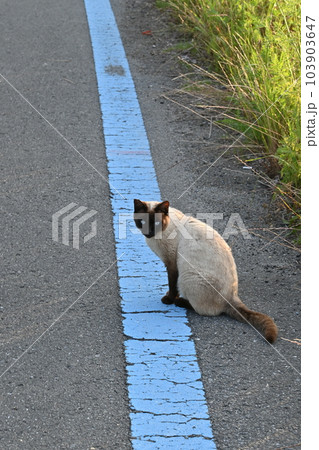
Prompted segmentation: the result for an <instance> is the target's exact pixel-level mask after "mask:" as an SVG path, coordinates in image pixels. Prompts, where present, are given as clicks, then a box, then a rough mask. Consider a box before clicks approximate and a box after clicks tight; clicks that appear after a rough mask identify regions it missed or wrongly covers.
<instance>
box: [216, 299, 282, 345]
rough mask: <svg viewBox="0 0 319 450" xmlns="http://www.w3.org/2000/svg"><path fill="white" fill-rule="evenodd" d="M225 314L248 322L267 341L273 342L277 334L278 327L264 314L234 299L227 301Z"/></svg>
mask: <svg viewBox="0 0 319 450" xmlns="http://www.w3.org/2000/svg"><path fill="white" fill-rule="evenodd" d="M225 314H227V315H228V316H230V317H232V318H233V319H236V320H239V322H248V323H249V324H250V325H252V326H253V327H254V328H256V330H257V331H259V332H260V333H261V334H262V335H263V336H264V337H265V338H266V339H267V341H268V342H270V343H271V344H273V343H274V342H275V340H276V339H277V336H278V328H277V326H276V324H275V322H274V321H273V320H272V319H271V318H270V317H269V316H267V315H266V314H262V313H259V312H257V311H252V310H251V309H249V308H247V306H246V305H245V304H244V303H242V302H241V300H239V298H238V299H236V301H235V303H232V304H231V303H228V304H227V306H226V309H225Z"/></svg>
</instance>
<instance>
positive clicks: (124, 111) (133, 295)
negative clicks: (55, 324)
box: [84, 0, 216, 450]
mask: <svg viewBox="0 0 319 450" xmlns="http://www.w3.org/2000/svg"><path fill="white" fill-rule="evenodd" d="M84 1H85V6H86V11H87V17H88V23H89V28H90V34H91V41H92V47H93V54H94V61H95V67H96V74H97V82H98V90H99V94H100V104H101V111H102V120H103V129H104V138H105V144H106V154H107V159H108V169H109V181H110V186H111V192H112V209H113V212H114V232H115V239H116V252H117V256H118V258H120V255H122V254H123V252H125V255H124V257H123V258H122V259H119V261H118V274H119V286H120V293H121V297H122V311H123V326H124V333H125V336H126V337H127V340H126V342H125V357H126V361H127V374H128V378H127V381H128V392H129V399H130V406H131V413H130V419H131V430H132V446H133V448H134V449H136V450H137V449H170V448H172V449H175V450H176V449H189V450H196V449H201V450H202V449H203V450H204V449H210V450H212V449H215V448H216V446H215V443H214V440H213V434H212V430H211V425H210V420H209V416H208V409H207V405H206V400H205V395H204V389H203V385H202V381H201V373H200V370H199V367H198V363H197V359H196V351H195V346H194V342H193V341H192V339H191V330H190V327H189V325H188V320H187V316H186V312H185V311H184V310H183V309H180V308H176V307H175V306H167V305H163V304H162V303H161V300H160V299H161V297H162V295H164V293H165V291H166V289H167V288H166V287H165V286H162V285H163V283H164V282H165V281H166V272H165V269H164V267H163V265H162V264H161V263H160V262H159V260H158V258H156V256H155V255H154V254H153V253H152V252H151V251H150V250H149V249H148V247H147V246H146V244H144V242H143V241H144V238H143V237H142V235H140V234H139V235H136V233H135V231H136V230H135V226H134V223H133V220H132V208H133V199H134V198H141V199H145V200H156V199H160V198H161V195H160V190H159V187H158V184H157V181H156V174H155V170H154V167H153V162H152V156H151V153H150V148H149V143H148V139H147V136H146V132H145V128H144V123H143V119H142V115H141V112H140V108H139V103H138V99H137V96H136V92H135V87H134V83H133V80H132V77H131V74H130V69H129V65H128V61H127V59H126V56H125V51H124V48H123V45H122V42H121V38H120V34H119V31H118V28H117V25H116V21H115V18H114V15H113V12H112V9H111V6H110V3H109V1H108V0H84ZM123 224H124V225H123ZM123 227H125V230H124V235H126V237H125V239H124V238H123ZM159 286H162V288H161V289H160V288H159Z"/></svg>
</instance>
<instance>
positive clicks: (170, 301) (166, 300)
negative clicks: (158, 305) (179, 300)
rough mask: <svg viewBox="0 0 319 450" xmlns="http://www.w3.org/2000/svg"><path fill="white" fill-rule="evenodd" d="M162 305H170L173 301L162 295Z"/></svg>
mask: <svg viewBox="0 0 319 450" xmlns="http://www.w3.org/2000/svg"><path fill="white" fill-rule="evenodd" d="M162 303H164V304H165V305H172V304H173V303H174V299H172V298H171V297H169V296H168V295H167V294H166V295H164V297H162Z"/></svg>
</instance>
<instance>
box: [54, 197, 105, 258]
mask: <svg viewBox="0 0 319 450" xmlns="http://www.w3.org/2000/svg"><path fill="white" fill-rule="evenodd" d="M96 214H97V211H95V210H94V209H92V210H88V208H87V207H86V206H78V205H77V203H69V204H68V205H67V206H65V207H63V208H61V209H60V210H59V211H57V212H56V213H54V214H53V215H52V240H53V241H55V242H60V243H62V244H63V245H68V246H72V247H73V248H75V249H77V250H79V248H80V242H81V244H85V243H86V242H88V241H89V240H90V239H92V238H94V237H95V236H96V235H97V223H96V220H92V219H93V217H94V216H95V215H96ZM84 224H85V225H84ZM88 226H89V227H90V231H89V232H87V229H88Z"/></svg>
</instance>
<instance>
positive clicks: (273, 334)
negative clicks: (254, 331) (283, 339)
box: [265, 324, 278, 344]
mask: <svg viewBox="0 0 319 450" xmlns="http://www.w3.org/2000/svg"><path fill="white" fill-rule="evenodd" d="M277 336H278V328H277V326H276V325H275V324H274V326H273V327H272V329H270V330H267V331H266V333H265V338H266V339H267V341H268V342H269V344H274V343H275V342H276V339H277Z"/></svg>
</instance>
